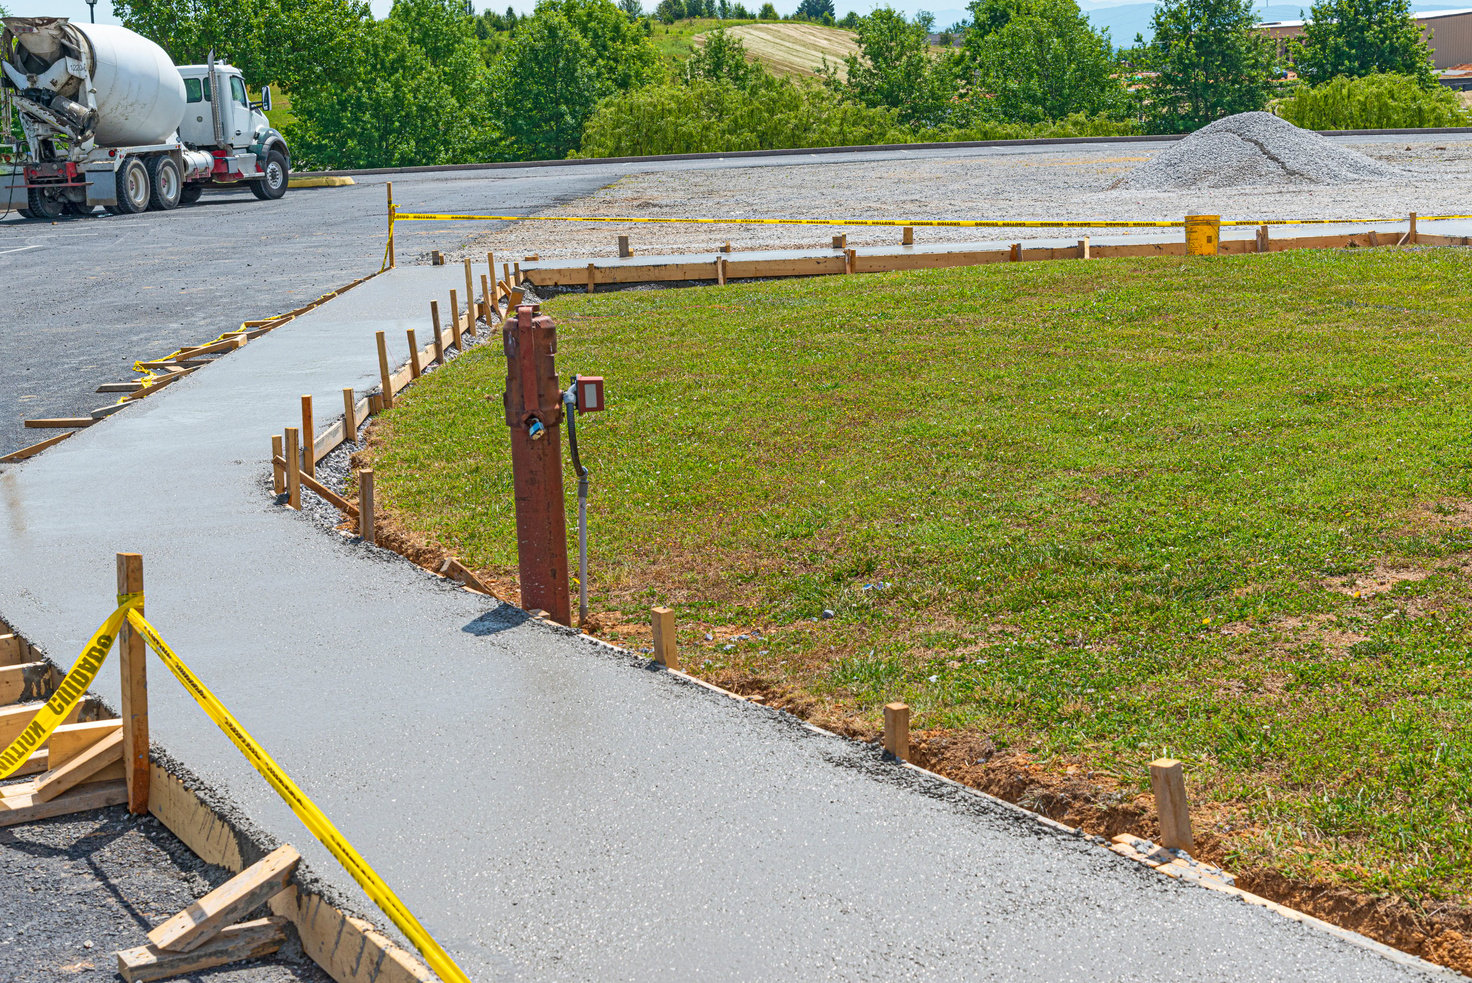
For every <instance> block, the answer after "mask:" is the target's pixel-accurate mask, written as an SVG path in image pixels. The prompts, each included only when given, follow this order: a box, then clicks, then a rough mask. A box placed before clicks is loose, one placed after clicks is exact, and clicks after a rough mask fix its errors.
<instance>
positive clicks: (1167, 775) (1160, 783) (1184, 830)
mask: <svg viewBox="0 0 1472 983" xmlns="http://www.w3.org/2000/svg"><path fill="white" fill-rule="evenodd" d="M1150 789H1151V791H1153V792H1154V793H1155V811H1156V812H1157V813H1158V814H1159V815H1160V845H1161V846H1163V847H1166V848H1167V849H1170V850H1185V851H1187V852H1188V853H1189V852H1190V851H1191V850H1193V849H1195V847H1196V844H1195V842H1194V841H1193V840H1192V838H1191V807H1190V805H1189V803H1188V802H1187V801H1186V774H1185V770H1184V769H1183V768H1182V767H1181V763H1180V762H1179V761H1176V760H1174V759H1172V758H1158V759H1156V760H1155V761H1152V762H1150Z"/></svg>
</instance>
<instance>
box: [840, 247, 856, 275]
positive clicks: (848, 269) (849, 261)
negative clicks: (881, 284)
mask: <svg viewBox="0 0 1472 983" xmlns="http://www.w3.org/2000/svg"><path fill="white" fill-rule="evenodd" d="M858 267H859V251H858V250H857V249H845V250H844V251H843V272H845V273H852V272H854V271H855V270H857V269H858Z"/></svg>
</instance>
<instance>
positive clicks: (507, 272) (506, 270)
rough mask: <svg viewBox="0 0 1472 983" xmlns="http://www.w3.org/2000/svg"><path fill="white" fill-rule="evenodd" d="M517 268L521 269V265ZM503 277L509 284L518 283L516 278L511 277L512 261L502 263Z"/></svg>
mask: <svg viewBox="0 0 1472 983" xmlns="http://www.w3.org/2000/svg"><path fill="white" fill-rule="evenodd" d="M517 269H520V266H518V267H517ZM501 279H502V280H505V281H506V283H507V284H510V285H514V284H515V283H516V281H515V280H513V279H511V264H510V263H502V264H501Z"/></svg>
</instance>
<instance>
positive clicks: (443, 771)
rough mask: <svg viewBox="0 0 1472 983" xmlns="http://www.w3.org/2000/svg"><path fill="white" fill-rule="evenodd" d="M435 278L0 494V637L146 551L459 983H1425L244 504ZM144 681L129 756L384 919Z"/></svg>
mask: <svg viewBox="0 0 1472 983" xmlns="http://www.w3.org/2000/svg"><path fill="white" fill-rule="evenodd" d="M457 275H458V271H456V270H454V269H449V270H445V269H436V268H432V267H427V268H423V267H422V268H401V269H400V270H397V271H394V272H393V273H391V274H388V275H386V276H383V277H379V278H376V279H374V280H372V281H370V282H369V283H368V284H366V285H364V286H363V287H360V288H358V289H357V290H354V291H352V292H350V293H349V294H347V295H346V296H344V297H342V298H339V299H338V300H336V301H334V302H333V303H332V304H330V305H327V306H326V307H324V308H322V309H320V310H319V311H317V312H314V313H313V314H310V315H308V316H306V317H304V318H301V319H299V320H298V321H296V322H294V323H293V324H291V325H289V326H287V327H285V328H283V329H281V330H279V331H276V332H274V333H272V334H271V335H269V336H266V337H264V338H262V339H260V340H258V341H256V342H252V343H251V344H250V345H249V346H247V347H246V348H245V349H244V350H242V351H239V352H236V353H234V354H232V355H231V356H229V357H228V358H226V359H224V360H222V361H221V362H219V363H217V364H215V365H212V366H210V367H208V368H206V369H205V370H203V371H201V372H199V373H197V374H196V375H194V376H192V377H191V378H189V379H186V380H184V381H182V382H180V383H178V384H177V385H175V386H174V387H173V388H171V389H169V390H166V391H165V392H163V393H161V394H159V395H158V396H156V397H153V398H151V399H149V400H146V401H144V402H143V403H142V404H140V405H139V406H137V407H134V408H132V409H129V410H127V411H125V412H124V413H121V414H119V415H117V416H115V417H113V418H111V419H109V420H107V421H104V422H103V423H102V424H100V425H98V426H96V427H93V428H91V429H89V430H86V431H84V432H82V433H81V434H80V435H78V436H77V437H75V438H73V439H72V440H70V441H68V442H67V443H65V444H62V445H61V446H59V447H57V448H55V449H54V450H52V451H49V452H47V453H46V454H44V455H42V456H40V457H39V458H37V459H35V460H34V461H32V462H30V463H27V464H25V465H22V466H20V467H17V468H12V469H10V470H7V471H5V472H4V473H0V531H3V532H0V616H3V617H4V618H5V619H6V620H8V621H10V622H11V623H12V624H13V625H14V626H15V627H16V628H17V629H19V630H20V631H21V632H23V633H24V634H26V635H28V636H29V637H30V638H31V639H32V640H33V641H35V642H37V643H39V644H40V645H41V646H43V648H44V649H45V650H46V651H47V652H48V653H49V654H50V655H51V656H52V657H53V658H54V659H56V660H58V661H66V660H69V659H70V658H71V657H72V656H73V655H74V653H75V651H76V650H77V648H78V647H79V646H80V645H81V644H82V642H83V640H84V639H85V638H86V636H87V634H88V632H90V630H91V629H92V628H93V626H94V625H95V624H96V623H97V622H98V621H99V620H100V619H101V618H102V617H103V615H104V614H105V613H106V612H107V610H108V609H109V608H110V606H111V598H112V595H113V590H114V579H113V577H114V575H113V562H112V556H113V553H114V551H117V550H127V549H136V550H139V551H142V552H144V553H145V556H146V560H145V563H146V577H147V593H148V613H149V617H150V619H151V620H153V621H154V622H155V623H156V624H157V625H158V626H159V627H160V629H161V630H162V631H163V632H164V634H165V635H166V636H168V638H169V639H170V641H171V643H172V644H173V645H174V646H175V648H176V649H177V651H178V652H179V653H180V654H181V655H182V656H183V658H185V659H186V660H187V661H188V662H189V663H190V664H191V665H192V666H193V667H194V669H195V670H196V672H197V673H198V674H199V675H200V676H201V677H202V678H203V679H204V680H205V681H206V682H207V683H208V684H209V685H210V686H212V687H213V688H214V689H215V690H216V692H217V693H218V695H219V696H220V697H221V698H222V699H223V700H224V701H225V702H226V703H227V704H228V705H229V706H230V707H231V708H232V709H233V710H234V711H235V713H236V714H237V716H238V717H239V718H240V719H241V720H242V721H243V722H244V724H245V725H246V726H247V727H248V728H250V729H251V730H252V731H253V732H254V733H255V735H256V736H257V737H258V738H259V739H260V740H261V741H262V743H263V744H264V745H265V746H266V747H267V748H268V750H270V751H271V752H272V753H273V754H274V755H275V757H276V758H277V760H278V761H279V762H280V763H281V764H282V765H283V766H284V767H285V768H286V769H287V770H288V771H290V772H291V773H292V774H293V775H294V776H295V777H296V778H297V780H298V781H299V782H300V784H301V785H302V786H303V788H304V789H305V790H306V791H307V792H308V794H310V795H312V796H314V797H315V798H316V799H317V800H318V802H319V803H320V804H321V805H322V806H323V808H324V809H325V810H326V811H327V813H328V814H329V815H330V816H331V817H332V818H333V819H334V820H335V821H336V823H337V825H338V826H339V827H340V828H341V829H342V831H343V832H344V833H345V834H346V835H347V836H348V837H349V838H350V839H352V840H353V841H354V842H355V843H356V845H357V846H358V848H359V849H360V850H361V851H362V853H363V854H364V855H365V856H366V857H367V858H368V859H369V860H370V862H371V863H373V864H375V865H376V866H377V867H378V868H379V870H380V872H381V873H382V874H384V876H385V877H386V878H387V880H388V881H389V882H390V883H391V884H392V885H394V886H395V887H396V889H397V890H398V891H399V892H400V894H401V896H402V897H403V899H404V901H405V902H406V903H407V904H408V905H409V907H410V908H411V909H412V910H414V911H415V913H416V914H417V915H418V916H419V917H420V919H421V920H422V921H423V922H424V923H425V925H426V926H427V927H428V928H429V929H430V930H431V932H432V933H434V934H435V935H436V936H437V937H438V938H439V940H440V941H441V942H442V943H443V944H444V945H445V946H446V948H447V949H448V950H449V951H450V953H451V954H452V955H453V956H454V957H455V958H456V959H457V960H459V961H460V963H461V965H462V966H463V967H464V968H465V969H466V970H467V971H468V972H469V973H470V975H471V977H472V978H473V979H475V980H478V981H492V980H527V981H530V980H595V979H596V980H632V979H639V980H679V981H687V980H692V979H699V980H733V981H734V980H741V981H753V980H781V981H784V983H785V981H790V980H794V979H841V980H882V981H885V983H892V981H898V980H927V981H937V980H1006V981H1009V983H1021V981H1029V980H1037V981H1049V983H1053V981H1064V980H1080V981H1082V980H1103V979H1109V980H1221V979H1233V980H1243V981H1258V980H1284V981H1288V980H1293V981H1315V980H1323V981H1343V980H1357V981H1391V980H1396V981H1407V980H1417V979H1427V978H1429V977H1428V975H1427V974H1426V973H1425V972H1424V971H1423V970H1421V969H1418V968H1415V967H1413V966H1408V965H1405V964H1402V963H1398V962H1394V961H1392V960H1390V959H1388V958H1386V957H1384V956H1382V955H1380V954H1377V953H1375V952H1372V951H1370V950H1368V949H1364V948H1360V947H1357V946H1354V945H1351V944H1349V943H1347V942H1344V941H1342V940H1339V939H1338V938H1335V937H1333V936H1330V935H1327V934H1324V933H1321V932H1319V931H1316V930H1313V929H1311V928H1307V927H1305V926H1302V925H1300V924H1297V923H1295V922H1292V921H1289V920H1287V919H1284V918H1282V917H1279V916H1277V915H1274V914H1271V913H1269V912H1267V911H1264V910H1262V909H1259V908H1254V907H1250V906H1248V905H1245V904H1243V903H1241V902H1238V901H1235V900H1232V899H1230V898H1228V897H1226V896H1224V895H1221V894H1217V893H1213V892H1208V891H1206V890H1203V889H1200V888H1195V887H1191V886H1188V885H1183V884H1181V883H1178V882H1175V881H1169V880H1167V879H1165V878H1163V877H1161V876H1159V875H1157V874H1155V873H1154V872H1152V871H1149V870H1147V869H1145V868H1142V867H1140V866H1138V865H1136V864H1133V863H1131V862H1129V861H1125V860H1122V859H1120V858H1117V857H1115V856H1114V855H1112V854H1110V853H1108V852H1107V851H1105V850H1103V849H1101V848H1100V847H1099V846H1097V845H1096V844H1094V843H1093V842H1092V841H1090V840H1087V839H1084V838H1081V837H1076V836H1073V835H1071V834H1069V833H1066V832H1061V831H1058V830H1057V829H1055V828H1053V827H1050V826H1047V825H1044V824H1043V823H1041V822H1039V821H1038V820H1036V819H1035V818H1029V817H1026V816H1024V815H1023V814H1021V813H1020V811H1018V810H1016V809H1014V808H1012V807H1010V806H1006V805H1004V804H1002V803H1000V802H997V801H995V800H991V799H988V798H986V797H984V796H981V795H978V794H975V793H972V792H969V791H966V790H963V789H960V788H958V787H956V786H953V785H950V784H948V783H945V782H942V781H940V780H938V779H935V778H932V777H929V776H926V775H922V774H919V773H917V772H914V771H911V770H908V769H905V768H903V767H901V766H898V765H896V764H894V763H891V762H885V761H883V760H881V759H880V758H879V756H878V755H877V754H876V753H875V751H874V749H873V748H871V747H868V746H862V745H857V744H854V743H851V742H849V741H846V740H843V739H840V738H837V737H833V736H828V735H823V734H819V733H815V732H813V731H811V730H809V729H807V728H806V727H805V726H804V725H802V724H801V723H800V722H798V721H797V720H795V719H794V718H791V717H788V716H786V715H783V714H781V713H778V712H777V711H773V710H769V709H767V708H764V707H760V706H757V705H753V704H749V703H744V702H740V701H736V700H732V699H729V698H727V697H723V696H720V695H718V694H715V693H712V692H710V691H708V690H705V689H703V688H700V687H698V686H696V685H694V684H692V683H689V682H685V681H682V680H680V679H679V678H677V677H674V676H672V675H670V674H668V673H665V672H662V671H659V670H657V669H654V668H652V667H651V666H650V665H649V664H648V663H646V662H645V661H644V660H641V659H636V658H633V657H631V656H628V655H625V654H622V653H618V652H614V651H612V650H609V649H607V648H602V647H598V646H596V645H595V644H593V643H591V642H590V641H588V640H585V639H582V638H580V637H578V636H576V635H574V634H572V633H570V632H565V631H562V630H558V629H555V628H553V627H549V626H547V625H544V624H541V623H538V622H528V621H527V620H526V619H525V616H524V615H522V614H521V613H520V612H517V611H514V610H511V609H508V608H503V607H496V606H492V605H490V604H488V603H487V602H486V599H484V598H481V597H478V596H475V595H471V594H469V593H467V592H464V591H460V590H454V589H450V588H449V587H447V586H446V585H445V584H444V583H443V582H440V581H437V580H435V579H433V578H430V577H429V576H428V575H426V574H424V573H423V572H422V571H420V570H418V569H417V568H415V567H413V566H411V565H410V564H408V563H407V562H405V561H403V560H400V559H399V558H397V557H391V556H387V555H384V554H381V553H379V552H378V551H376V550H372V549H371V548H368V547H365V546H363V545H362V544H361V543H356V542H352V541H346V540H343V539H341V538H340V537H338V536H336V535H334V534H331V533H328V532H326V531H324V530H323V529H322V528H321V527H320V526H318V525H316V524H315V523H314V522H313V521H312V520H311V519H310V518H309V517H307V516H305V515H301V514H295V513H290V512H287V511H284V510H282V509H280V508H278V507H276V506H274V505H273V504H272V503H271V499H270V493H269V491H270V490H269V478H268V472H267V469H266V467H265V463H264V462H265V456H264V455H265V450H266V447H267V446H268V445H267V441H266V436H267V434H268V433H269V432H270V431H272V430H279V429H280V428H281V427H283V426H285V425H289V424H291V423H292V422H293V420H294V419H295V413H296V411H297V397H298V396H299V394H301V393H314V394H317V395H319V397H321V398H319V399H318V402H317V405H318V406H319V407H328V406H331V405H333V401H334V400H335V399H336V394H337V392H338V390H339V388H340V387H342V386H344V385H346V384H349V383H352V384H355V385H356V386H358V387H359V388H360V389H366V388H367V387H370V386H371V385H372V384H373V382H374V369H375V366H374V356H373V342H372V339H373V333H374V332H375V331H377V330H384V331H386V332H387V335H388V337H389V338H391V339H392V338H398V339H402V338H403V337H404V334H403V329H404V328H405V327H406V326H416V325H422V322H423V315H422V314H421V313H420V312H422V311H423V308H424V305H425V303H426V302H427V300H428V298H430V297H437V296H440V295H442V293H443V292H444V291H445V290H447V289H448V288H449V287H451V286H453V285H454V283H455V280H456V277H457ZM401 344H402V343H401ZM399 354H400V356H401V357H402V356H403V354H404V352H403V350H402V349H400V351H399ZM485 413H486V420H485V425H486V427H487V428H488V433H492V434H494V433H495V432H497V431H499V429H500V426H501V424H500V422H499V421H498V420H497V419H496V416H497V414H496V413H494V412H492V408H491V407H490V406H489V405H488V406H487V407H486V410H485ZM328 420H329V415H328V413H327V412H326V411H324V414H323V416H322V418H321V419H319V420H318V421H317V422H318V426H319V427H323V426H326V425H327V423H328ZM154 666H155V668H154V669H153V670H151V672H152V673H154V675H155V679H154V681H153V684H152V685H151V686H150V710H151V726H152V728H153V734H154V738H155V741H156V742H157V745H158V747H159V748H160V749H162V750H164V751H167V752H168V753H169V754H171V755H172V756H173V757H174V758H175V759H177V760H178V761H179V762H181V763H182V765H183V766H184V767H185V768H186V769H187V770H188V771H189V772H191V773H192V774H193V775H194V776H197V780H198V781H200V782H202V783H204V784H205V785H207V786H208V787H209V788H210V789H212V790H214V792H215V793H217V794H223V795H224V796H225V797H226V798H227V799H228V800H230V801H231V802H232V803H233V806H232V808H233V809H234V810H235V815H236V817H237V821H238V822H239V823H240V824H241V825H242V826H243V827H245V828H246V829H247V830H248V831H250V834H251V835H253V836H255V837H256V838H257V839H258V840H259V841H261V843H262V845H272V844H274V843H275V842H279V841H289V842H291V843H293V844H295V845H296V846H298V847H299V848H300V849H301V850H302V852H303V854H304V856H305V858H306V863H307V865H308V866H309V868H310V870H311V873H312V874H313V875H314V876H316V877H320V878H322V879H323V881H324V882H325V883H326V884H327V885H328V887H329V888H330V889H332V890H334V891H335V892H336V893H339V894H340V895H341V897H342V898H343V899H344V903H345V904H348V905H349V906H351V907H354V908H357V909H358V910H360V911H364V912H366V913H368V914H369V915H370V916H371V917H372V918H373V920H374V921H376V922H379V923H380V924H382V922H383V921H384V920H383V918H382V917H381V916H379V915H377V913H376V912H372V911H370V909H369V907H368V904H367V902H366V901H364V900H363V898H362V897H361V895H360V894H359V892H358V891H357V889H356V888H355V887H353V885H352V884H351V882H350V881H349V880H348V878H347V876H346V875H345V874H343V873H342V872H341V871H340V870H339V869H338V868H337V867H336V865H335V864H334V862H333V861H332V860H331V859H330V858H329V857H328V856H327V855H326V853H325V851H324V850H322V849H321V848H320V847H319V846H317V844H316V843H315V842H314V841H312V840H311V839H310V838H309V837H308V836H307V835H306V834H305V833H304V831H303V830H302V828H301V826H300V824H299V823H298V822H297V821H296V820H295V818H294V817H293V816H292V815H291V814H290V813H289V812H288V811H287V810H286V808H285V807H284V806H283V805H282V804H281V803H280V802H279V801H278V800H277V799H276V798H275V796H274V795H273V794H272V793H271V792H270V791H269V790H268V789H267V787H266V786H265V784H264V782H263V781H262V780H261V779H260V778H259V777H258V776H256V775H255V774H254V773H253V772H252V771H251V770H250V768H249V767H248V766H247V765H246V764H245V762H244V760H243V759H242V758H241V756H240V755H239V754H238V753H236V752H235V751H234V749H233V748H232V747H231V746H230V744H229V743H228V741H227V740H226V739H225V737H224V736H223V735H221V734H220V733H219V732H218V731H216V730H215V729H214V727H213V725H211V724H210V723H209V722H208V721H207V720H206V718H205V717H204V716H203V714H202V713H201V712H200V711H199V710H198V709H197V708H196V707H195V706H194V705H193V704H192V702H191V701H190V700H189V698H188V697H187V696H186V695H185V694H184V692H183V691H182V689H181V688H180V687H179V686H177V685H176V684H175V683H174V682H173V681H172V680H170V679H169V678H167V676H166V675H164V674H162V673H161V671H160V670H158V669H157V663H154ZM116 678H117V677H116V675H115V674H114V673H113V672H112V671H104V672H103V674H102V676H101V677H99V691H100V692H101V693H102V695H103V696H104V697H105V698H107V699H108V700H109V701H110V702H113V703H114V705H116V700H115V697H116V688H117V683H116Z"/></svg>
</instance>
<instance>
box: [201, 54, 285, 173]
mask: <svg viewBox="0 0 1472 983" xmlns="http://www.w3.org/2000/svg"><path fill="white" fill-rule="evenodd" d="M179 76H180V77H181V78H182V79H183V80H184V100H185V102H184V118H183V119H182V120H181V121H180V122H179V140H180V141H181V142H182V143H183V144H184V145H185V146H188V147H193V148H200V149H208V150H210V151H211V152H212V153H213V154H214V157H215V164H214V174H213V179H214V181H215V182H217V183H227V182H233V181H241V180H251V179H258V178H259V177H260V176H261V175H264V180H261V181H260V184H261V185H263V186H264V187H265V188H266V189H269V190H272V191H274V190H276V189H277V188H280V189H282V190H284V188H285V182H286V179H287V176H288V174H289V171H290V166H291V160H290V156H289V154H288V152H287V148H286V140H285V139H284V138H283V137H282V136H281V134H280V133H278V132H276V130H274V129H272V128H271V123H270V121H269V120H267V119H266V116H265V111H266V110H269V109H270V108H271V87H270V86H266V87H264V88H263V89H262V90H261V101H260V102H251V101H250V96H249V94H248V93H247V91H246V88H245V77H244V76H243V75H242V74H241V72H240V69H238V68H236V67H234V66H233V65H227V64H224V63H223V62H211V63H209V64H205V65H180V66H179ZM217 95H218V98H216V96H217ZM252 187H255V185H253V186H252ZM278 196H279V195H272V197H278Z"/></svg>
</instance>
